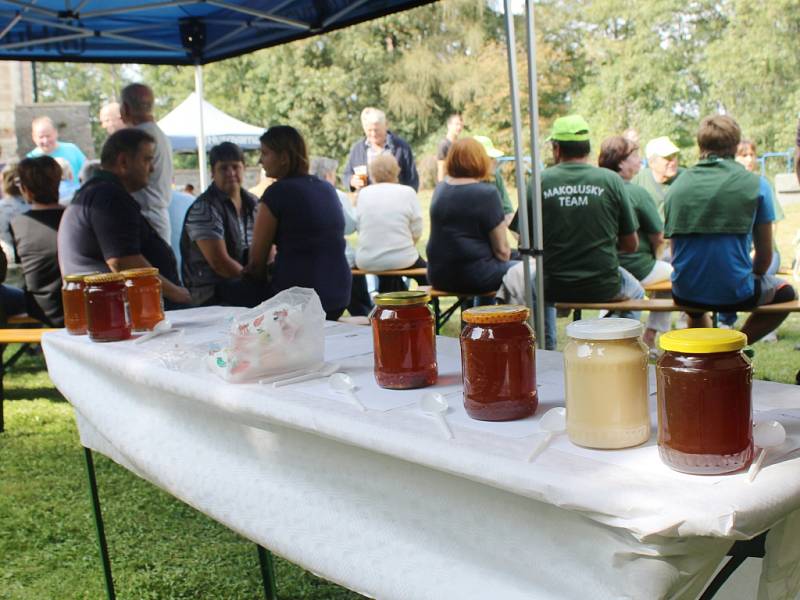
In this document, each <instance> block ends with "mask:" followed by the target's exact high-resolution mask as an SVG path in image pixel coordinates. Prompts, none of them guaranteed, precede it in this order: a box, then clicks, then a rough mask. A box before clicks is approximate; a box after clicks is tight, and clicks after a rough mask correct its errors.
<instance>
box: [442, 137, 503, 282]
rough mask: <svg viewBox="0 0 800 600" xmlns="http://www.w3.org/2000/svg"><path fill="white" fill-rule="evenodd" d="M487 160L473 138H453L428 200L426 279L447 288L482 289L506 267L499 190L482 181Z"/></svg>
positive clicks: (488, 166)
mask: <svg viewBox="0 0 800 600" xmlns="http://www.w3.org/2000/svg"><path fill="white" fill-rule="evenodd" d="M490 170H491V161H490V159H489V156H488V155H487V154H486V150H485V149H484V147H483V146H482V145H481V144H480V143H479V142H477V141H476V140H475V139H473V138H462V139H458V140H456V141H455V142H453V145H452V146H451V147H450V151H449V152H448V154H447V159H446V161H445V172H446V174H447V177H446V179H445V180H444V181H442V182H441V183H439V184H438V185H437V186H436V189H435V191H434V192H433V199H432V200H431V209H430V212H431V234H430V239H429V240H428V248H427V254H428V280H429V281H430V282H431V285H433V286H434V287H435V288H437V289H440V290H447V291H450V292H464V293H476V294H479V293H484V292H491V291H495V290H496V289H497V288H498V287H500V283H501V282H502V280H503V275H505V274H506V271H508V268H509V267H510V266H511V264H512V263H511V262H509V259H510V258H511V250H510V248H509V245H508V239H507V237H506V232H507V231H508V228H507V227H506V221H505V215H503V208H502V205H501V203H500V194H499V192H498V191H497V187H496V186H495V185H494V184H493V183H487V182H486V180H487V179H488V177H489V174H490Z"/></svg>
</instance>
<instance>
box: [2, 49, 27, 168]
mask: <svg viewBox="0 0 800 600" xmlns="http://www.w3.org/2000/svg"><path fill="white" fill-rule="evenodd" d="M32 102H33V73H32V71H31V63H27V62H18V61H10V60H8V61H6V60H3V61H0V149H2V156H0V163H4V162H7V161H8V159H9V157H13V156H16V154H17V127H16V125H17V123H16V115H15V110H14V109H15V107H16V106H17V105H19V104H30V103H32ZM30 137H31V136H30V123H29V124H28V141H30Z"/></svg>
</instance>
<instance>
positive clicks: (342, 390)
mask: <svg viewBox="0 0 800 600" xmlns="http://www.w3.org/2000/svg"><path fill="white" fill-rule="evenodd" d="M328 385H330V386H331V389H333V391H334V392H338V393H339V394H344V395H346V396H347V397H348V398H350V401H351V402H352V403H353V404H355V405H356V406H358V408H360V409H361V410H362V411H365V410H367V407H366V406H364V405H363V404H362V403H361V400H359V399H358V396H356V391H355V390H356V384H355V383H353V380H352V378H351V377H350V376H349V375H348V374H347V373H334V374H333V375H331V376H330V377H329V378H328Z"/></svg>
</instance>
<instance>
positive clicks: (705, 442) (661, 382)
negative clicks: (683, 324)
mask: <svg viewBox="0 0 800 600" xmlns="http://www.w3.org/2000/svg"><path fill="white" fill-rule="evenodd" d="M659 344H660V346H661V348H662V349H663V350H665V352H664V354H663V355H662V356H661V358H659V360H658V364H657V366H656V383H657V386H658V387H657V389H658V392H657V393H658V449H659V453H660V455H661V460H663V461H664V462H665V463H666V464H667V465H668V466H670V467H671V468H673V469H675V470H676V471H682V472H684V473H694V474H701V475H719V474H722V473H731V472H735V471H741V470H743V469H746V468H747V467H748V466H749V465H750V463H751V462H752V459H753V407H752V400H751V386H752V380H753V367H752V365H751V364H750V360H749V359H748V358H747V357H746V356H745V355H744V353H743V352H742V349H743V348H744V347H745V345H746V344H747V337H746V336H745V335H744V334H743V333H741V332H739V331H732V330H725V329H705V328H699V329H683V330H678V331H670V332H668V333H665V334H664V335H662V336H661V338H660V340H659Z"/></svg>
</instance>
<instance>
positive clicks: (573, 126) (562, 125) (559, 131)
mask: <svg viewBox="0 0 800 600" xmlns="http://www.w3.org/2000/svg"><path fill="white" fill-rule="evenodd" d="M588 139H589V124H588V123H587V122H586V119H584V118H583V117H582V116H580V115H567V116H566V117H559V118H558V119H556V120H555V121H553V132H552V133H551V134H550V137H549V138H547V141H548V142H549V141H554V142H585V141H586V140H588Z"/></svg>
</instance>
